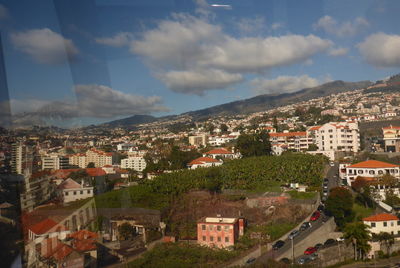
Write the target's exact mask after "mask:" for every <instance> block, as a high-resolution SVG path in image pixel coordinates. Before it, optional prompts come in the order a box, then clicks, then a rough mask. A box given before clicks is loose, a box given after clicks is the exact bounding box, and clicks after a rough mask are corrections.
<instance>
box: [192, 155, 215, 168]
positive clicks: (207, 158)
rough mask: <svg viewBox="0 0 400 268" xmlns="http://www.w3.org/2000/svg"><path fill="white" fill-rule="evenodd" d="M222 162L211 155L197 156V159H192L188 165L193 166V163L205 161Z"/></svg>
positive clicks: (200, 163) (203, 162)
mask: <svg viewBox="0 0 400 268" xmlns="http://www.w3.org/2000/svg"><path fill="white" fill-rule="evenodd" d="M217 162H220V161H219V160H217V159H214V158H211V157H199V158H196V159H195V160H193V161H191V162H190V163H189V164H188V165H189V166H192V165H202V164H205V163H217Z"/></svg>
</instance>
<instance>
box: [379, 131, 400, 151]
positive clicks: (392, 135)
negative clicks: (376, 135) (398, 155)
mask: <svg viewBox="0 0 400 268" xmlns="http://www.w3.org/2000/svg"><path fill="white" fill-rule="evenodd" d="M382 132H383V140H384V142H385V152H400V127H397V126H392V125H390V126H388V127H384V128H382Z"/></svg>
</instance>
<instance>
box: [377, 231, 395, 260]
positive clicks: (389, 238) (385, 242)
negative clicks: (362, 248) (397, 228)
mask: <svg viewBox="0 0 400 268" xmlns="http://www.w3.org/2000/svg"><path fill="white" fill-rule="evenodd" d="M374 238H375V239H377V240H378V241H379V243H380V244H381V246H384V247H386V254H388V255H389V256H390V250H391V248H392V246H393V244H394V235H392V234H389V233H387V232H380V233H379V234H376V235H374Z"/></svg>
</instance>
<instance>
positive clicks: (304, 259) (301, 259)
mask: <svg viewBox="0 0 400 268" xmlns="http://www.w3.org/2000/svg"><path fill="white" fill-rule="evenodd" d="M310 261H311V258H310V257H309V256H305V257H301V258H300V259H298V260H297V263H298V264H300V265H303V264H306V263H309V262H310Z"/></svg>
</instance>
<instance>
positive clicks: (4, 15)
mask: <svg viewBox="0 0 400 268" xmlns="http://www.w3.org/2000/svg"><path fill="white" fill-rule="evenodd" d="M9 16H10V15H9V13H8V9H7V8H6V7H5V6H4V5H2V4H0V20H5V19H8V18H9Z"/></svg>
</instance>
